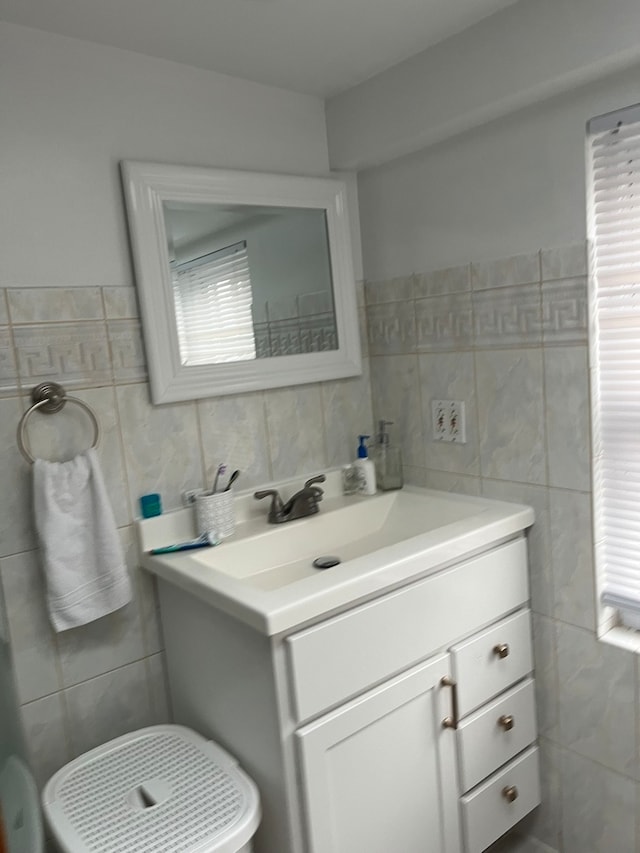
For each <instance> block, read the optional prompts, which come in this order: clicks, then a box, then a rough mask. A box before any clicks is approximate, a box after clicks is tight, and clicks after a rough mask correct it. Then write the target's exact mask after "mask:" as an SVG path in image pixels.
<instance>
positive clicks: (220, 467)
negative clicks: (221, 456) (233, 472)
mask: <svg viewBox="0 0 640 853" xmlns="http://www.w3.org/2000/svg"><path fill="white" fill-rule="evenodd" d="M226 470H227V466H226V465H225V464H224V462H221V463H220V465H218V470H217V471H216V476H215V479H214V481H213V488H212V489H211V494H212V495H215V493H216V492H217V491H218V480H219V479H220V477H222V475H223V474H224V472H225V471H226Z"/></svg>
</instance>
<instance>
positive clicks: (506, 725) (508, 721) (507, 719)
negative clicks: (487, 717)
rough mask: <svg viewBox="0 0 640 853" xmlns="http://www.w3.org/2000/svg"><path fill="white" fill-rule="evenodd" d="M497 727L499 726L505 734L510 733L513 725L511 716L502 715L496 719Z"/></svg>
mask: <svg viewBox="0 0 640 853" xmlns="http://www.w3.org/2000/svg"><path fill="white" fill-rule="evenodd" d="M498 725H499V726H501V727H502V728H503V729H504V730H505V732H510V731H511V729H512V728H513V727H514V725H515V720H514V719H513V717H512V716H511V714H503V715H502V716H501V717H498Z"/></svg>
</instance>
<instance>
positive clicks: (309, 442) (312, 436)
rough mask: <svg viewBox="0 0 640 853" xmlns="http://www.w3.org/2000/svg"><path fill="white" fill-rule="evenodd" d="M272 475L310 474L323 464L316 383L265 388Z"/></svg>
mask: <svg viewBox="0 0 640 853" xmlns="http://www.w3.org/2000/svg"><path fill="white" fill-rule="evenodd" d="M265 404H266V412H267V430H268V435H269V451H270V455H271V467H272V473H273V477H274V479H276V480H279V479H281V478H284V477H291V476H295V475H296V474H312V473H316V472H318V471H321V470H322V469H323V468H325V467H326V464H327V462H326V449H325V436H324V420H323V412H322V399H321V394H320V386H319V385H300V386H298V387H297V388H279V389H277V390H275V391H268V392H265Z"/></svg>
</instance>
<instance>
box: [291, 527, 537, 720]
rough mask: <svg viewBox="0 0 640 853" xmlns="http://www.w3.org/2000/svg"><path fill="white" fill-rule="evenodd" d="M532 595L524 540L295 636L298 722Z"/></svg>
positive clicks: (294, 683) (293, 667) (293, 676)
mask: <svg viewBox="0 0 640 853" xmlns="http://www.w3.org/2000/svg"><path fill="white" fill-rule="evenodd" d="M488 589H490V590H492V594H491V595H487V594H486V591H487V590H488ZM528 597H529V592H528V580H527V567H526V544H525V540H524V539H522V538H521V539H517V540H514V541H513V542H509V543H508V544H506V545H503V546H501V547H500V548H496V549H494V550H493V551H489V552H487V553H486V554H483V555H481V556H479V557H475V558H474V559H472V560H468V561H466V562H464V563H461V564H460V565H458V566H455V567H453V568H451V569H445V570H443V571H441V572H438V573H437V574H434V575H431V576H430V577H428V578H425V579H424V580H421V581H416V582H415V583H413V584H411V585H409V586H406V587H403V588H402V589H400V590H397V591H396V592H393V593H389V594H388V595H384V596H381V597H380V598H377V599H375V600H374V601H371V602H369V603H368V604H364V605H361V606H360V607H355V608H353V610H350V611H348V612H347V613H343V614H341V615H340V616H336V617H334V618H333V619H327V620H326V621H325V622H321V623H320V624H319V625H315V626H313V627H312V628H308V629H307V630H305V631H300V632H299V633H297V634H292V635H291V636H290V637H288V638H287V650H288V658H289V668H290V674H291V680H290V683H291V685H292V690H293V697H294V706H295V707H294V709H293V714H294V716H295V718H296V720H297V721H298V722H300V721H302V720H305V719H308V718H309V717H311V716H313V715H314V714H317V713H320V712H321V711H323V710H324V709H326V708H329V707H331V706H332V705H336V704H338V703H340V702H343V701H344V700H345V699H347V698H349V697H351V696H356V695H357V694H358V693H362V692H363V691H365V690H367V689H368V688H369V687H371V686H372V685H375V684H377V683H380V682H382V681H383V680H385V679H386V678H388V677H389V676H390V675H393V674H395V673H397V672H401V671H402V670H403V669H408V668H409V667H410V666H412V665H414V664H416V663H418V662H419V661H421V660H425V659H426V658H427V657H429V656H430V655H431V654H433V652H435V651H437V650H438V649H443V648H447V646H449V645H450V644H451V643H452V642H454V641H455V640H456V639H457V638H459V637H463V636H464V635H465V634H469V633H471V632H472V631H473V630H474V628H475V627H479V626H481V625H486V624H488V623H489V622H492V621H495V620H496V619H499V618H500V617H501V616H502V615H504V614H505V613H508V612H509V611H510V610H513V609H515V608H516V607H519V606H520V605H522V604H523V603H524V602H525V601H526V600H527V599H528ZM496 692H497V691H496Z"/></svg>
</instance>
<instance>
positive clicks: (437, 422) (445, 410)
mask: <svg viewBox="0 0 640 853" xmlns="http://www.w3.org/2000/svg"><path fill="white" fill-rule="evenodd" d="M431 431H432V437H433V440H434V441H450V442H454V443H455V444H466V441H467V435H466V421H465V412H464V402H463V401H462V400H432V401H431Z"/></svg>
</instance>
